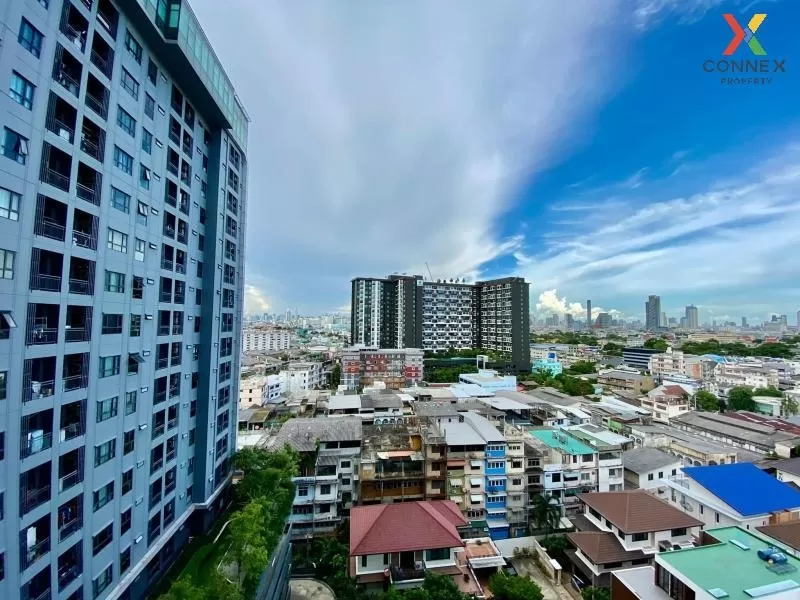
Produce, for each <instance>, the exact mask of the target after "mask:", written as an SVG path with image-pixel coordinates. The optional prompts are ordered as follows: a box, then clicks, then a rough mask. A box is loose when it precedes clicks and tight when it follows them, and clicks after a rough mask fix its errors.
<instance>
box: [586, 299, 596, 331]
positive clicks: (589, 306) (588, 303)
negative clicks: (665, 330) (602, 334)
mask: <svg viewBox="0 0 800 600" xmlns="http://www.w3.org/2000/svg"><path fill="white" fill-rule="evenodd" d="M593 325H594V321H592V301H591V300H587V301H586V329H591V328H592V326H593Z"/></svg>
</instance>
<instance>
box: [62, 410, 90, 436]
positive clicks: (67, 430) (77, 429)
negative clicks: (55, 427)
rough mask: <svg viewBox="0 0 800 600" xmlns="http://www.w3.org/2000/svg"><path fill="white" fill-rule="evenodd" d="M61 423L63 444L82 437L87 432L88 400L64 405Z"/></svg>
mask: <svg viewBox="0 0 800 600" xmlns="http://www.w3.org/2000/svg"><path fill="white" fill-rule="evenodd" d="M60 423H61V441H62V442H66V441H69V440H71V439H74V438H76V437H80V436H82V435H83V434H84V433H85V431H86V400H81V401H79V402H70V403H69V404H64V405H63V406H62V407H61V419H60Z"/></svg>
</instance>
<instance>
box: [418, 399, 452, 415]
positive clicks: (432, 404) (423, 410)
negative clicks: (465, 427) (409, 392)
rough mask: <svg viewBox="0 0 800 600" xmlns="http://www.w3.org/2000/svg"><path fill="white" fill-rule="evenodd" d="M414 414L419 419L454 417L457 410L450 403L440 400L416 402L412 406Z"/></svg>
mask: <svg viewBox="0 0 800 600" xmlns="http://www.w3.org/2000/svg"><path fill="white" fill-rule="evenodd" d="M412 406H413V408H414V413H415V414H416V415H417V416H419V417H428V418H436V417H456V416H458V410H456V405H455V404H453V403H452V402H449V401H447V402H443V401H440V400H422V401H420V400H418V401H416V402H414V403H413V404H412Z"/></svg>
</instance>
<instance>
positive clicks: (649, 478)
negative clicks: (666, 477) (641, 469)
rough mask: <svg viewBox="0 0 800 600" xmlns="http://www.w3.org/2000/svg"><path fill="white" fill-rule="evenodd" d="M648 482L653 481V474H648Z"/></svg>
mask: <svg viewBox="0 0 800 600" xmlns="http://www.w3.org/2000/svg"><path fill="white" fill-rule="evenodd" d="M647 481H653V474H652V473H648V474H647Z"/></svg>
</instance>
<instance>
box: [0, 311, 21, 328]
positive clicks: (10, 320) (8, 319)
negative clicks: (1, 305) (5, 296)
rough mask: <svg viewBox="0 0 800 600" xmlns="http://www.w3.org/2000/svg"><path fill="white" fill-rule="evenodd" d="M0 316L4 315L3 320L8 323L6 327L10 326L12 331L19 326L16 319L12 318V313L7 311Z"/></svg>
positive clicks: (0, 313)
mask: <svg viewBox="0 0 800 600" xmlns="http://www.w3.org/2000/svg"><path fill="white" fill-rule="evenodd" d="M0 315H3V320H4V321H5V322H6V325H8V326H9V328H10V329H13V328H14V327H16V326H17V322H16V321H15V320H14V317H12V316H11V313H10V312H9V311H7V310H4V311H2V312H0Z"/></svg>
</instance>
